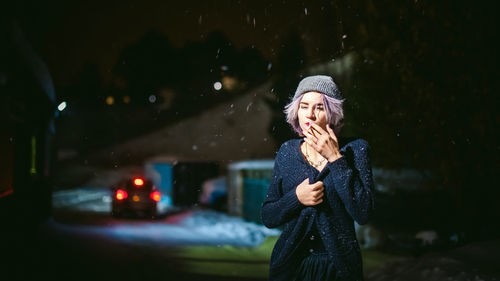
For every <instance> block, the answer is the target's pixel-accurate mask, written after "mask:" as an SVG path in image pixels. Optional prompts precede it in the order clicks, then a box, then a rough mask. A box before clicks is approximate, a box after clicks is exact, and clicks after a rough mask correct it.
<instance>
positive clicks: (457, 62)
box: [0, 0, 500, 280]
mask: <svg viewBox="0 0 500 281" xmlns="http://www.w3.org/2000/svg"><path fill="white" fill-rule="evenodd" d="M0 5H1V6H0V19H1V22H0V40H1V44H0V101H1V102H0V107H1V110H0V126H1V130H0V135H1V138H0V155H1V161H0V213H1V215H0V219H1V221H0V223H1V229H2V230H1V231H0V233H1V234H0V249H1V250H2V251H0V255H1V256H2V260H4V261H7V262H6V263H5V265H6V267H5V270H2V273H0V278H1V279H2V280H38V279H47V278H48V279H53V280H56V279H57V280H59V279H68V278H70V279H82V280H83V279H89V278H101V279H112V280H115V279H117V280H132V279H134V280H135V279H137V278H142V279H146V280H149V279H164V280H266V278H267V270H268V263H269V257H270V254H271V250H272V247H273V245H274V242H275V241H276V239H277V237H278V236H279V234H280V229H267V228H265V227H264V226H263V225H262V224H261V221H260V215H259V212H260V204H261V202H262V200H263V198H264V197H265V194H266V191H267V186H268V183H269V179H270V177H271V172H272V167H273V159H274V156H275V154H276V152H277V150H278V148H279V147H280V145H281V144H282V143H283V142H284V141H286V140H288V139H290V138H294V137H297V136H296V135H294V134H293V132H292V130H291V129H290V127H289V126H288V124H287V123H286V122H285V116H284V114H283V107H284V106H285V105H286V104H287V103H288V101H289V98H290V96H291V95H292V94H293V92H294V90H295V88H296V86H297V84H298V82H299V81H300V79H301V78H302V77H304V76H307V75H314V74H326V75H331V76H332V77H333V78H334V80H335V81H336V82H337V84H338V85H339V87H340V89H341V91H342V94H343V96H344V98H345V103H344V113H345V120H344V123H345V125H344V128H343V131H342V132H341V135H340V136H341V137H346V138H348V137H361V138H364V139H366V140H367V141H368V142H369V143H370V145H371V157H372V159H371V161H372V166H373V172H374V179H375V185H376V212H375V214H374V217H373V219H372V221H371V222H370V223H369V224H367V225H363V226H359V225H356V231H357V238H358V241H359V242H360V244H361V247H362V254H363V262H364V272H365V278H366V279H367V280H396V279H398V280H424V279H425V280H498V278H500V272H499V270H498V268H499V267H498V260H499V258H500V255H499V250H500V240H499V234H500V227H499V224H498V221H499V218H500V207H499V204H498V203H497V202H498V198H499V195H500V192H499V186H498V183H497V182H498V180H497V174H498V170H499V156H500V155H499V151H500V147H499V144H498V143H497V137H496V133H495V132H496V131H497V129H495V128H498V124H499V121H500V117H499V114H498V111H497V108H498V107H499V99H498V95H497V93H498V83H497V81H498V77H497V76H498V71H497V69H496V67H497V61H498V55H497V53H496V52H497V51H496V48H495V46H496V45H494V44H493V41H494V38H496V37H497V28H496V24H497V22H496V15H495V11H496V10H497V8H498V7H497V5H496V4H489V3H470V2H466V1H454V2H451V1H450V2H448V1H444V2H435V1H421V0H419V1H417V0H414V1H413V0H412V1H400V2H389V1H372V0H358V1H326V0H316V1H287V0H282V1H217V0H211V1H203V2H197V1H181V2H178V1H153V0H151V1H140V2H139V1H104V2H102V1H100V2H98V1H79V0H75V1H60V0H48V1H31V0H20V1H11V2H10V3H9V2H6V3H3V2H2V4H0ZM134 179H144V180H145V182H144V188H143V189H142V190H146V189H147V188H150V190H149V189H147V192H151V194H149V193H148V194H146V193H144V194H142V193H141V194H139V193H138V190H139V189H140V187H141V186H143V185H142V184H137V182H135V181H133V180H134ZM141 192H142V191H141ZM145 192H146V191H145ZM154 192H158V193H155V194H156V195H154V194H153V193H154ZM141 196H142V197H141ZM148 196H149V197H150V199H149V198H148ZM128 197H130V198H128ZM127 198H128V199H127ZM144 198H145V199H144ZM127 200H128V201H127ZM143 203H144V204H146V205H144V204H143ZM120 204H121V205H120ZM138 204H142V205H140V206H139V205H138ZM145 208H147V211H148V212H146V211H145V210H146V209H145Z"/></svg>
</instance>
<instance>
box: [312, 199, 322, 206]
mask: <svg viewBox="0 0 500 281" xmlns="http://www.w3.org/2000/svg"><path fill="white" fill-rule="evenodd" d="M321 202H323V199H322V198H321V199H319V200H318V201H314V202H313V203H312V205H313V206H314V205H318V204H320V203H321Z"/></svg>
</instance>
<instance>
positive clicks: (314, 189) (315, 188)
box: [311, 181, 323, 191]
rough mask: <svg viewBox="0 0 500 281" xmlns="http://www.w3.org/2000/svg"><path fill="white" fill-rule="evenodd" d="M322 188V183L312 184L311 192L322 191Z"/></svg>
mask: <svg viewBox="0 0 500 281" xmlns="http://www.w3.org/2000/svg"><path fill="white" fill-rule="evenodd" d="M322 186H323V183H322V182H320V181H318V182H315V183H313V184H312V188H311V190H312V191H316V190H320V189H321V187H322Z"/></svg>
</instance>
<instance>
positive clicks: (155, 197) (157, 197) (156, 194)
mask: <svg viewBox="0 0 500 281" xmlns="http://www.w3.org/2000/svg"><path fill="white" fill-rule="evenodd" d="M149 197H151V199H153V200H154V201H156V202H158V201H160V199H161V193H160V192H159V191H153V192H151V194H150V195H149Z"/></svg>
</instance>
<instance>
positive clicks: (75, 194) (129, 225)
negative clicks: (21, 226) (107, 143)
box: [48, 188, 280, 246]
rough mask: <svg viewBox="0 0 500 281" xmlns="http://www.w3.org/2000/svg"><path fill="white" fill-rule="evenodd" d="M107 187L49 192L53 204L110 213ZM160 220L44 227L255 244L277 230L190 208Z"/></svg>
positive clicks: (142, 239) (134, 239)
mask: <svg viewBox="0 0 500 281" xmlns="http://www.w3.org/2000/svg"><path fill="white" fill-rule="evenodd" d="M110 205H111V197H110V191H109V190H108V189H102V188H101V189H98V188H78V189H74V190H65V191H57V192H54V193H53V207H54V208H55V209H57V208H65V209H66V210H73V211H78V212H85V213H89V212H90V213H92V212H94V213H110V210H111V207H110ZM173 217H174V218H172V219H170V218H169V217H167V218H166V219H164V220H156V221H151V220H144V221H137V220H115V219H112V218H110V219H109V223H107V224H104V225H103V224H100V225H92V224H89V225H81V224H80V225H75V224H65V223H61V222H57V221H55V220H53V221H51V222H50V223H49V225H48V227H50V228H52V229H55V230H58V231H62V232H78V233H85V234H95V235H99V236H105V237H108V238H110V239H113V240H114V241H123V242H127V243H139V244H141V245H144V244H149V245H167V246H168V245H234V246H256V245H259V244H260V243H262V242H263V241H264V239H265V238H266V237H267V236H275V235H279V234H280V231H279V230H275V229H268V228H266V227H265V226H263V225H259V224H256V223H253V222H247V221H245V220H243V219H242V218H239V217H231V216H228V215H226V214H224V213H221V212H216V211H212V210H192V211H186V212H184V213H182V214H177V215H175V216H173Z"/></svg>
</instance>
